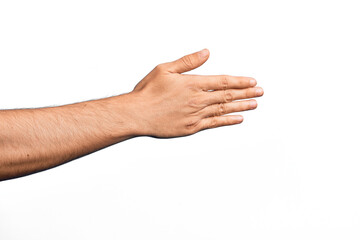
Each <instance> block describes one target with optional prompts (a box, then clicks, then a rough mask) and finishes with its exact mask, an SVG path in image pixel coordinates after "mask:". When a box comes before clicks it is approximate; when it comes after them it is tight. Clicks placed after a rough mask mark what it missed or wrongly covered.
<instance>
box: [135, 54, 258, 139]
mask: <svg viewBox="0 0 360 240" xmlns="http://www.w3.org/2000/svg"><path fill="white" fill-rule="evenodd" d="M208 58H209V51H208V50H207V49H204V50H202V51H199V52H196V53H193V54H190V55H187V56H184V57H182V58H180V59H178V60H176V61H173V62H167V63H163V64H159V65H158V66H156V67H155V68H154V69H153V70H152V71H151V72H150V73H149V74H148V75H147V76H146V77H145V78H144V79H143V80H142V81H140V82H139V83H138V84H137V85H136V87H135V88H134V90H133V91H132V92H131V94H133V95H134V96H136V99H137V100H136V107H135V108H136V113H135V114H136V118H134V119H136V121H137V125H138V126H139V129H141V130H140V132H139V135H151V136H154V137H176V136H185V135H190V134H194V133H196V132H198V131H200V130H203V129H207V128H214V127H220V126H227V125H233V124H238V123H241V122H242V121H243V117H242V116H241V115H225V114H228V113H233V112H242V111H246V110H250V109H255V108H256V107H257V102H256V100H255V99H249V98H254V97H259V96H262V95H263V90H262V88H260V87H255V86H256V84H257V83H256V80H255V79H254V78H251V77H237V76H228V75H218V76H204V75H190V74H182V73H184V72H187V71H190V70H193V69H195V68H198V67H200V66H201V65H202V64H204V63H205V62H206V61H207V59H208ZM243 99H248V100H243ZM236 100H242V101H236Z"/></svg>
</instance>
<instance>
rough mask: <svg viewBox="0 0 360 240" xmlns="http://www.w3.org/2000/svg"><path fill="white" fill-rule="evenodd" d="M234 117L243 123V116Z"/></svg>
mask: <svg viewBox="0 0 360 240" xmlns="http://www.w3.org/2000/svg"><path fill="white" fill-rule="evenodd" d="M233 119H234V120H235V121H237V122H239V123H241V122H242V121H243V120H244V118H243V117H242V116H233Z"/></svg>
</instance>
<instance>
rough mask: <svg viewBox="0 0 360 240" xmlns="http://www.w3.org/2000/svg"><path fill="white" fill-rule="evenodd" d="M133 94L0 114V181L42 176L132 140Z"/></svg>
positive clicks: (134, 130)
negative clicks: (113, 145)
mask: <svg viewBox="0 0 360 240" xmlns="http://www.w3.org/2000/svg"><path fill="white" fill-rule="evenodd" d="M131 101H132V100H131V94H124V95H120V96H115V97H111V98H104V99H99V100H93V101H86V102H81V103H75V104H70V105H64V106H58V107H48V108H39V109H17V110H2V111H0V180H4V179H10V178H14V177H19V176H24V175H28V174H31V173H35V172H38V171H41V170H45V169H48V168H51V167H54V166H57V165H60V164H63V163H65V162H68V161H70V160H72V159H75V158H78V157H81V156H83V155H86V154H88V153H91V152H94V151H96V150H99V149H102V148H104V147H107V146H109V145H112V144H115V143H117V142H120V141H123V140H126V139H128V138H131V137H133V136H135V135H136V129H135V128H136V127H135V125H134V121H133V119H132V118H133V117H132V116H131V112H132V111H131V109H130V108H131Z"/></svg>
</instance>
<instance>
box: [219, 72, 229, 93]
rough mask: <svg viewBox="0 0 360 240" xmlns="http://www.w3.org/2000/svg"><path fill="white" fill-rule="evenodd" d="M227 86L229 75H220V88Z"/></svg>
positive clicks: (226, 87)
mask: <svg viewBox="0 0 360 240" xmlns="http://www.w3.org/2000/svg"><path fill="white" fill-rule="evenodd" d="M228 87H229V76H228V75H221V77H220V88H221V89H223V90H225V89H228Z"/></svg>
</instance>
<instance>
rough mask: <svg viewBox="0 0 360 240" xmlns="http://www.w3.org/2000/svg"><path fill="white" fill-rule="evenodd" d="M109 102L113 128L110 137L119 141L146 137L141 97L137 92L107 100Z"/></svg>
mask: <svg viewBox="0 0 360 240" xmlns="http://www.w3.org/2000/svg"><path fill="white" fill-rule="evenodd" d="M106 100H107V101H108V102H109V111H110V112H111V116H112V117H111V118H112V122H113V126H112V127H111V128H110V129H111V130H110V131H111V133H110V135H111V136H112V137H113V138H115V139H116V140H118V141H122V140H124V139H128V138H132V137H136V136H140V135H144V134H143V133H144V130H143V124H141V115H142V114H143V111H142V110H141V109H140V108H141V101H140V97H139V96H138V94H137V93H136V92H130V93H126V94H122V95H118V96H114V97H110V98H108V99H106Z"/></svg>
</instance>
